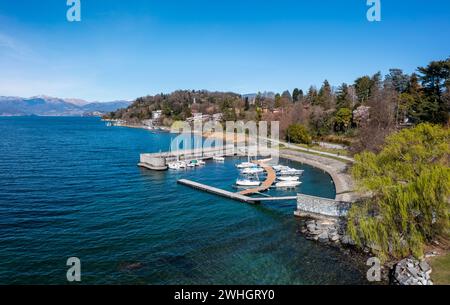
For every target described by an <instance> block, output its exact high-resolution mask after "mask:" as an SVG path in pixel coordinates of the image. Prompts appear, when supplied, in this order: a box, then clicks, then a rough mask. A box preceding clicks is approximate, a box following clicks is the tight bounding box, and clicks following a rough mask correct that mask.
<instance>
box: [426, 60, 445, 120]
mask: <svg viewBox="0 0 450 305" xmlns="http://www.w3.org/2000/svg"><path fill="white" fill-rule="evenodd" d="M418 71H419V72H420V73H421V75H420V80H421V81H422V86H423V92H424V95H425V98H424V99H423V100H422V103H424V104H425V105H422V107H421V108H422V109H425V112H424V113H423V114H424V116H423V117H422V120H423V121H429V122H434V123H446V122H447V121H448V119H449V105H448V103H446V101H445V99H443V95H444V94H445V92H446V86H447V85H448V83H449V82H450V58H448V59H447V60H445V61H444V60H441V61H433V62H431V63H430V64H429V65H428V66H426V67H419V68H418Z"/></svg>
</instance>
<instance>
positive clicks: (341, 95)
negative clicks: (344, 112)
mask: <svg viewBox="0 0 450 305" xmlns="http://www.w3.org/2000/svg"><path fill="white" fill-rule="evenodd" d="M351 107H352V100H351V97H350V92H349V88H348V85H347V84H346V83H343V84H342V85H340V86H339V87H338V89H337V92H336V108H337V109H340V108H351Z"/></svg>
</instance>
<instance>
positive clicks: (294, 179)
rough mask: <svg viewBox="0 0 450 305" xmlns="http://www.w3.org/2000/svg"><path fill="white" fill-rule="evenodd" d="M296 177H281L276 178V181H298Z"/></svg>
mask: <svg viewBox="0 0 450 305" xmlns="http://www.w3.org/2000/svg"><path fill="white" fill-rule="evenodd" d="M298 179H299V177H298V176H281V177H278V180H280V181H298Z"/></svg>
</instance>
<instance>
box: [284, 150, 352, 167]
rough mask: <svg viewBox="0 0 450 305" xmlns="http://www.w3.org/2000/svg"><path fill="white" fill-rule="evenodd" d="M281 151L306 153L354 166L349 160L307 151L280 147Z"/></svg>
mask: <svg viewBox="0 0 450 305" xmlns="http://www.w3.org/2000/svg"><path fill="white" fill-rule="evenodd" d="M280 149H281V150H288V151H289V150H291V151H298V152H301V153H305V154H309V155H314V156H318V157H324V158H328V159H334V160H337V161H340V162H344V163H347V164H352V162H350V161H348V160H345V159H341V158H339V157H333V156H327V155H322V154H320V153H316V152H313V151H306V150H301V149H295V148H284V147H280Z"/></svg>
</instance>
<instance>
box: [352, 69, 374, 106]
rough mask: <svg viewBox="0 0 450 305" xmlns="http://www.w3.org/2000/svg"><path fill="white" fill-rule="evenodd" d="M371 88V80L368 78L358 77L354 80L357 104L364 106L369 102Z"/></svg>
mask: <svg viewBox="0 0 450 305" xmlns="http://www.w3.org/2000/svg"><path fill="white" fill-rule="evenodd" d="M371 87H372V80H371V79H370V77H369V76H363V77H359V78H357V79H356V80H355V91H356V96H357V97H358V101H359V103H361V104H364V103H366V102H367V101H368V100H369V97H370V89H371Z"/></svg>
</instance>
